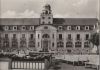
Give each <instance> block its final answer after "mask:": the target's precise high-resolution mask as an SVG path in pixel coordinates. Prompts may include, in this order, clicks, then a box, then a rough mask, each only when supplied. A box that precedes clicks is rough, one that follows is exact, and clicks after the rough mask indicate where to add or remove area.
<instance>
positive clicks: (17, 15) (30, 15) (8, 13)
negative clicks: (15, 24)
mask: <svg viewBox="0 0 100 70" xmlns="http://www.w3.org/2000/svg"><path fill="white" fill-rule="evenodd" d="M38 17H39V14H37V13H35V12H34V11H33V10H28V9H26V10H25V11H24V12H20V13H18V12H16V11H12V10H8V11H6V12H4V13H2V14H1V18H38Z"/></svg>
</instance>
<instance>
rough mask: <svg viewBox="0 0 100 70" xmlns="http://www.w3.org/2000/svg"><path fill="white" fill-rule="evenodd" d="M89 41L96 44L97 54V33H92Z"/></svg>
mask: <svg viewBox="0 0 100 70" xmlns="http://www.w3.org/2000/svg"><path fill="white" fill-rule="evenodd" d="M90 42H91V43H92V44H93V45H96V46H97V54H99V33H93V34H92V35H91V39H90Z"/></svg>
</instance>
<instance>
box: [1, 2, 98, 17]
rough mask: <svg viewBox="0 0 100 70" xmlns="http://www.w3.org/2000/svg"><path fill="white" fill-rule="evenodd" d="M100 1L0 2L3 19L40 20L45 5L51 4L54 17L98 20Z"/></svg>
mask: <svg viewBox="0 0 100 70" xmlns="http://www.w3.org/2000/svg"><path fill="white" fill-rule="evenodd" d="M98 1H99V0H0V3H1V4H0V5H1V9H0V17H1V18H38V17H40V13H41V12H42V10H43V6H44V5H45V4H50V5H51V8H52V12H53V17H57V18H83V17H84V18H86V17H89V18H96V17H98Z"/></svg>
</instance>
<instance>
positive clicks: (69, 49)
mask: <svg viewBox="0 0 100 70" xmlns="http://www.w3.org/2000/svg"><path fill="white" fill-rule="evenodd" d="M97 23H98V20H97V19H96V18H53V13H52V10H51V6H50V5H48V4H47V5H45V6H44V9H43V11H42V13H41V15H40V18H0V50H3V51H14V50H17V49H24V50H29V51H37V52H55V53H61V54H63V53H66V54H67V53H75V54H85V53H90V51H91V49H92V48H93V45H92V44H91V43H90V41H89V39H90V36H91V34H92V33H93V32H94V31H95V30H96V27H97V26H96V24H97Z"/></svg>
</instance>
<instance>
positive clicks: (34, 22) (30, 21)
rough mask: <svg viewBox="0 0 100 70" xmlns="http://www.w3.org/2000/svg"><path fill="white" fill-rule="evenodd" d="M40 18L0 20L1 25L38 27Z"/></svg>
mask: <svg viewBox="0 0 100 70" xmlns="http://www.w3.org/2000/svg"><path fill="white" fill-rule="evenodd" d="M39 22H40V21H39V18H0V25H38V24H39Z"/></svg>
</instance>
